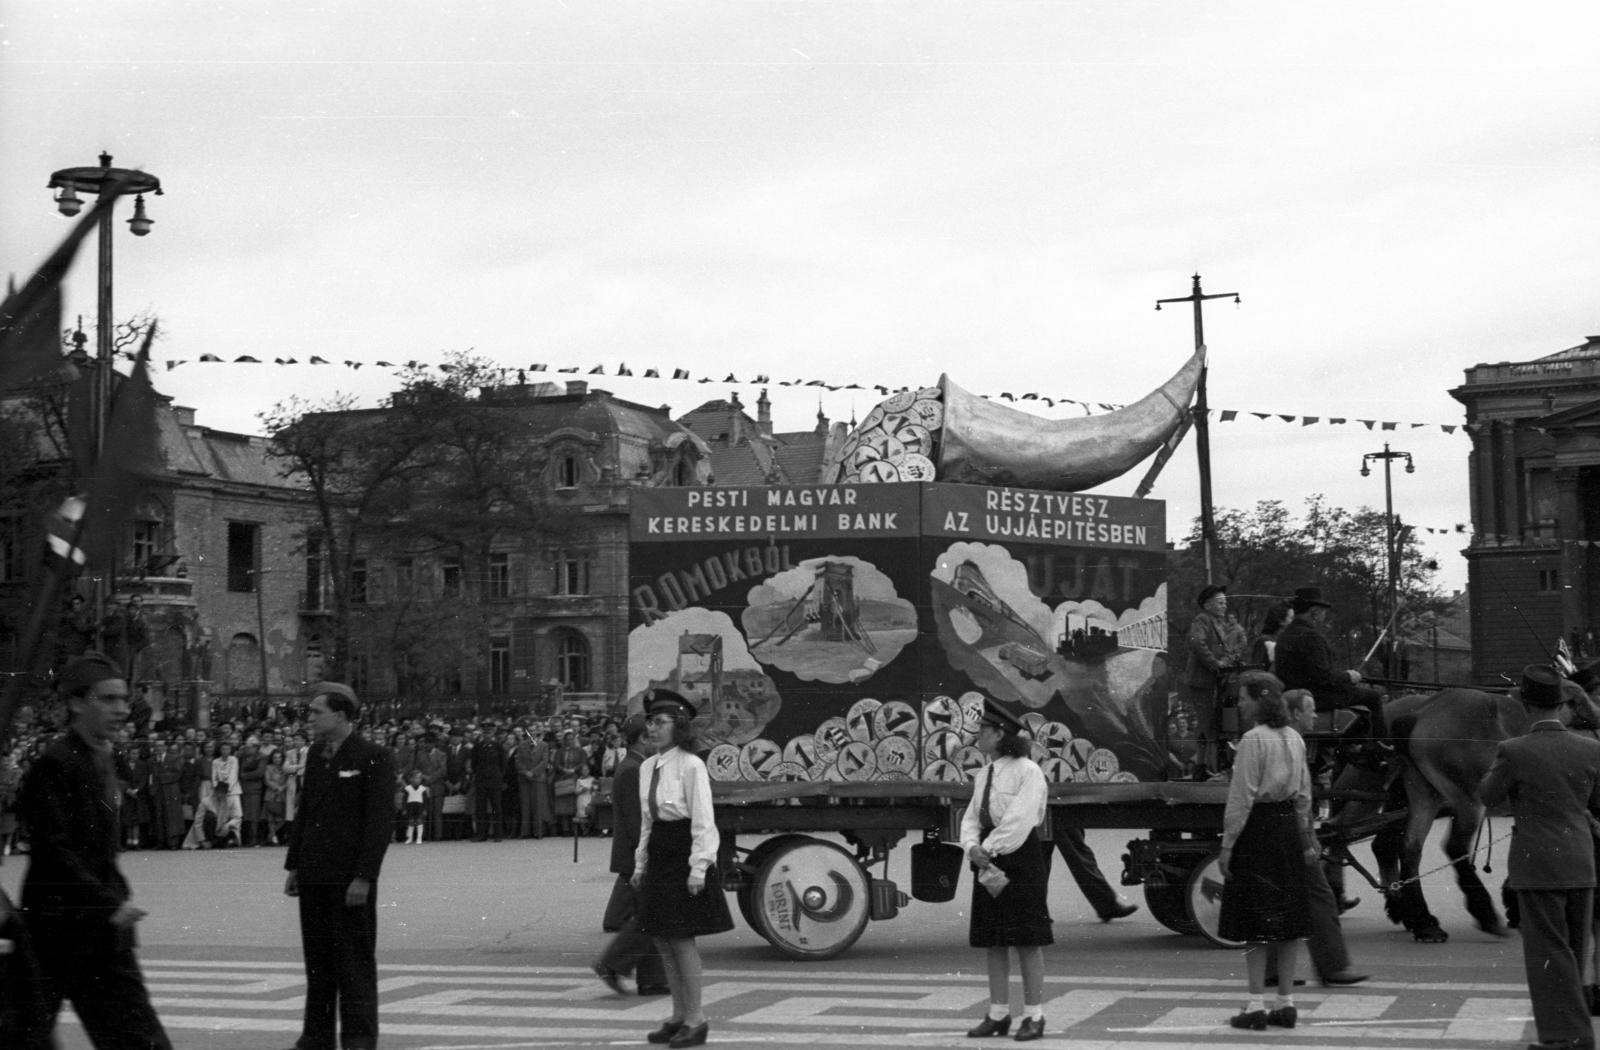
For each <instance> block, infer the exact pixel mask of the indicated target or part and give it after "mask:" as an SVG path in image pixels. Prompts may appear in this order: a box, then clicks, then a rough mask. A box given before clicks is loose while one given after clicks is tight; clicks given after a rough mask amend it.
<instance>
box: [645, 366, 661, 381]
mask: <svg viewBox="0 0 1600 1050" xmlns="http://www.w3.org/2000/svg"><path fill="white" fill-rule="evenodd" d="M644 377H645V378H646V379H660V378H661V373H660V372H657V371H656V370H655V369H653V368H647V369H645V370H644Z"/></svg>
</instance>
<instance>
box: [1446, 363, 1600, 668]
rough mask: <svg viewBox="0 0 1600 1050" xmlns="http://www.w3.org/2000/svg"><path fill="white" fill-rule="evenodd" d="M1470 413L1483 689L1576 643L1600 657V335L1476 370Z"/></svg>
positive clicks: (1471, 554) (1470, 378)
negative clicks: (1599, 629) (1599, 634)
mask: <svg viewBox="0 0 1600 1050" xmlns="http://www.w3.org/2000/svg"><path fill="white" fill-rule="evenodd" d="M1450 394H1451V396H1452V397H1454V398H1455V399H1456V400H1457V401H1460V402H1461V403H1462V404H1463V405H1464V406H1465V407H1466V413H1467V428H1468V430H1469V432H1470V433H1471V434H1472V454H1471V456H1470V460H1469V463H1470V468H1469V469H1470V473H1471V497H1472V541H1471V545H1470V546H1469V547H1468V548H1467V551H1466V557H1467V577H1468V591H1469V592H1470V594H1471V624H1472V639H1473V668H1472V670H1473V680H1474V681H1475V682H1477V683H1479V684H1487V683H1498V682H1500V681H1501V679H1500V674H1501V673H1502V672H1504V673H1507V674H1513V675H1514V674H1515V672H1516V670H1517V669H1518V668H1519V667H1521V666H1522V665H1523V664H1527V663H1531V662H1534V661H1545V660H1547V659H1549V656H1548V652H1549V651H1550V650H1553V649H1554V648H1555V645H1556V642H1557V641H1558V640H1559V639H1563V638H1565V639H1566V640H1567V643H1568V645H1570V646H1571V647H1572V648H1573V649H1574V651H1575V652H1578V653H1580V654H1584V655H1589V656H1600V645H1597V643H1596V638H1595V630H1596V625H1597V622H1600V336H1594V335H1592V336H1589V337H1588V338H1587V339H1586V340H1585V341H1584V342H1583V343H1582V344H1580V345H1578V346H1574V347H1571V348H1569V349H1566V350H1561V351H1559V352H1557V353H1553V354H1549V355H1547V356H1545V357H1540V358H1536V359H1535V360H1532V361H1524V362H1512V361H1501V362H1499V363H1497V364H1480V365H1475V366H1474V367H1472V368H1469V369H1467V371H1466V382H1465V383H1464V384H1462V385H1461V386H1459V387H1457V388H1455V389H1454V390H1452V391H1450Z"/></svg>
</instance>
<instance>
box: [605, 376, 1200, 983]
mask: <svg viewBox="0 0 1600 1050" xmlns="http://www.w3.org/2000/svg"><path fill="white" fill-rule="evenodd" d="M1202 367H1203V362H1202V358H1201V355H1200V354H1198V353H1197V354H1196V355H1195V356H1194V357H1192V358H1191V359H1189V360H1188V361H1187V362H1186V363H1185V364H1184V365H1183V367H1182V368H1181V369H1179V371H1178V372H1177V374H1176V375H1174V376H1173V377H1172V378H1171V379H1170V380H1169V381H1168V382H1167V383H1165V384H1163V385H1162V386H1161V387H1159V388H1158V389H1156V390H1155V391H1153V392H1152V393H1151V394H1150V395H1149V396H1147V397H1145V398H1143V399H1142V400H1140V401H1139V402H1137V403H1135V404H1133V405H1130V406H1127V407H1126V408H1122V409H1119V410H1116V411H1113V412H1109V413H1106V414H1103V415H1097V416H1086V417H1083V418H1075V419H1065V420H1050V419H1044V418H1041V417H1038V416H1035V415H1031V414H1029V413H1026V412H1023V411H1020V410H1018V409H1015V408H1012V407H1009V406H1007V405H1004V404H999V403H994V402H991V401H987V400H985V399H983V398H979V397H976V396H974V395H972V394H970V393H968V392H967V391H965V390H963V389H962V388H960V387H959V386H957V385H956V384H955V383H953V382H951V381H950V379H949V378H948V377H944V378H942V379H941V380H940V382H939V384H938V385H937V386H930V387H924V388H921V389H916V390H911V389H907V390H903V391H900V392H897V393H895V394H893V395H891V396H890V397H889V398H887V399H886V400H884V401H883V402H882V403H881V404H879V405H877V406H876V407H874V408H873V409H872V411H871V412H869V413H868V414H867V416H866V417H865V418H864V419H863V420H861V422H860V424H859V425H858V426H857V427H856V428H855V429H854V431H853V432H851V433H850V434H849V435H848V436H847V438H846V439H845V440H844V442H843V443H842V444H839V445H838V446H837V448H836V449H835V450H834V451H833V454H832V456H831V457H830V460H829V462H828V463H827V464H826V465H825V467H824V472H823V481H824V483H823V484H820V485H815V486H810V487H720V486H719V487H688V488H657V489H642V490H638V491H636V492H635V493H634V494H633V502H632V520H631V542H630V560H629V564H630V569H629V577H630V579H629V593H630V602H629V604H630V610H631V613H630V617H631V618H630V626H631V631H630V636H629V694H630V697H631V698H632V700H633V702H634V703H635V704H637V700H638V697H640V696H642V695H643V693H644V691H645V690H646V689H648V688H651V687H654V686H664V687H666V688H670V689H673V690H675V691H677V692H680V693H682V694H683V695H685V696H687V697H689V698H691V699H692V700H693V701H694V702H695V703H696V704H697V705H698V707H699V709H700V714H699V716H698V718H697V720H696V729H697V731H698V735H699V738H700V740H701V743H702V746H703V747H706V748H709V751H708V752H707V753H706V762H707V767H708V769H709V771H710V774H711V777H712V779H713V781H714V786H715V790H716V799H717V821H718V826H719V828H720V829H721V830H722V833H723V838H722V842H723V855H722V857H721V863H722V865H723V869H724V871H725V872H726V873H727V879H726V881H727V885H728V888H729V889H730V890H732V891H733V892H734V893H735V894H736V896H737V898H738V903H739V907H740V910H741V912H742V913H743V915H744V917H745V918H746V920H747V921H748V922H749V923H750V925H751V926H752V927H753V928H754V929H755V930H756V931H757V932H758V933H760V934H761V935H762V936H763V937H765V938H766V939H767V940H768V941H769V942H771V943H772V944H773V945H774V947H776V948H778V949H779V950H780V951H781V952H783V953H784V954H786V955H788V956H790V957H792V958H797V959H822V958H830V957H832V956H834V955H837V954H838V953H840V952H842V951H843V950H845V949H846V948H848V947H849V945H850V944H852V943H854V941H855V940H856V939H857V938H858V937H859V936H860V935H861V933H862V931H863V929H864V928H865V926H866V924H867V922H868V921H869V920H871V919H880V920H881V919H887V918H892V917H894V915H896V914H897V913H898V910H899V909H900V908H901V907H904V906H906V905H907V904H908V903H909V900H910V897H912V896H914V897H915V898H916V899H918V900H922V901H931V902H936V901H940V900H949V899H951V897H952V896H953V894H954V891H955V884H956V882H957V881H958V880H959V875H960V869H961V867H962V860H961V857H960V850H959V847H956V846H954V845H953V842H954V840H955V839H956V838H957V837H958V834H957V828H958V824H959V820H960V816H961V812H962V810H963V809H964V807H965V805H966V802H967V799H968V798H969V797H970V789H969V788H968V787H967V782H968V778H969V776H970V775H971V773H972V772H973V771H974V770H975V769H977V768H979V767H981V765H982V764H983V763H984V762H985V758H984V756H983V755H982V754H981V753H980V752H979V751H978V749H977V748H976V747H975V746H974V742H975V738H976V734H977V729H978V718H979V714H980V712H981V710H982V706H983V702H984V698H985V697H989V698H992V699H994V700H996V701H998V702H1000V703H1001V704H1003V705H1005V706H1006V707H1007V708H1008V709H1010V710H1012V711H1013V712H1015V713H1016V714H1017V715H1018V716H1019V717H1020V718H1021V719H1022V720H1023V721H1024V722H1025V723H1026V724H1027V725H1028V726H1029V727H1030V729H1031V731H1032V736H1033V739H1034V757H1035V758H1036V759H1037V760H1038V761H1039V763H1040V765H1041V767H1042V768H1043V770H1044V772H1045V774H1046V776H1047V778H1048V779H1049V780H1050V781H1051V785H1052V786H1051V795H1052V817H1053V819H1052V820H1051V821H1047V822H1046V827H1045V828H1043V829H1041V831H1042V833H1044V834H1050V833H1051V829H1052V828H1053V827H1061V826H1069V827H1126V828H1140V829H1152V832H1153V834H1152V839H1151V840H1150V843H1151V844H1152V845H1151V851H1150V852H1149V856H1148V858H1147V859H1148V863H1147V864H1145V866H1144V871H1145V874H1146V875H1148V876H1150V878H1151V880H1152V881H1151V882H1150V884H1149V885H1147V887H1146V899H1147V901H1148V902H1149V903H1150V905H1151V907H1152V911H1153V912H1154V913H1155V915H1156V917H1157V918H1158V919H1159V920H1160V921H1162V922H1164V923H1166V924H1167V925H1169V926H1171V927H1172V928H1174V929H1181V930H1183V931H1184V932H1195V931H1196V930H1203V929H1204V927H1205V925H1206V924H1205V923H1204V921H1203V920H1204V918H1205V917H1206V916H1207V915H1208V914H1209V913H1210V912H1211V911H1214V909H1215V899H1214V898H1215V894H1214V893H1212V894H1210V895H1209V896H1208V894H1207V893H1206V891H1205V887H1204V877H1203V873H1202V872H1201V871H1200V870H1199V869H1201V868H1204V867H1206V865H1207V863H1208V862H1210V861H1211V858H1210V856H1209V854H1210V853H1211V852H1212V851H1213V850H1214V848H1215V843H1214V839H1215V833H1216V831H1217V829H1219V828H1220V823H1221V808H1222V804H1223V801H1224V794H1225V785H1214V784H1187V783H1168V782H1167V780H1166V775H1167V770H1168V761H1167V746H1166V722H1167V692H1168V668H1167V656H1166V651H1167V597H1168V596H1167V587H1166V546H1167V530H1166V512H1165V504H1164V503H1162V502H1161V501H1159V500H1151V499H1134V498H1123V497H1113V496H1103V495H1096V494H1090V493H1088V492H1087V491H1086V490H1088V489H1091V488H1093V487H1095V486H1098V485H1101V484H1104V483H1105V482H1108V481H1110V480H1112V479H1114V478H1117V477H1119V476H1121V475H1122V474H1124V473H1126V472H1127V471H1128V470H1130V469H1131V468H1133V467H1134V466H1136V465H1138V464H1139V463H1140V462H1142V461H1144V460H1146V459H1148V458H1149V457H1151V456H1152V455H1154V454H1155V453H1157V451H1158V450H1160V449H1162V447H1163V446H1164V445H1167V443H1168V442H1169V441H1171V440H1172V439H1173V437H1174V435H1176V434H1179V433H1180V428H1181V427H1183V426H1184V425H1185V423H1186V416H1187V415H1188V413H1189V410H1190V408H1189V406H1190V403H1191V399H1192V398H1193V396H1194V393H1195V389H1196V386H1197V384H1198V382H1199V379H1200V375H1201V369H1202ZM819 832H835V833H839V834H841V835H842V836H843V838H844V840H845V842H846V843H848V844H849V846H850V847H852V849H853V852H852V851H851V850H847V849H845V848H842V847H841V846H840V845H838V844H837V843H836V842H834V841H831V840H829V839H823V838H818V837H816V834H815V833H819ZM1196 833H1198V836H1199V837H1198V838H1197V837H1195V836H1196ZM741 834H742V835H747V836H755V835H768V836H771V837H768V838H765V839H764V840H762V841H760V843H759V844H758V845H756V846H755V847H754V848H752V849H748V850H747V849H745V848H743V847H741V846H740V845H739V843H738V836H739V835H741ZM907 834H920V837H921V841H920V842H918V843H916V844H915V845H914V846H913V847H912V849H911V850H910V853H911V865H910V868H911V870H910V872H909V876H910V884H911V891H912V892H911V894H910V895H908V894H906V893H904V892H902V891H901V890H900V888H899V886H898V885H897V884H896V883H895V882H894V881H892V880H891V879H890V878H889V877H888V876H889V862H890V854H891V850H892V849H893V847H894V846H895V845H897V844H899V843H900V842H901V841H902V840H903V839H904V838H905V837H906V835H907ZM1159 843H1166V844H1167V845H1165V846H1162V845H1159ZM1134 845H1135V847H1138V846H1139V844H1138V843H1135V844H1134ZM1213 863H1214V862H1213ZM879 865H881V867H882V871H881V872H880V875H879V877H874V876H873V875H872V873H871V872H872V869H873V868H874V867H877V866H879ZM1163 873H1165V877H1164V876H1163ZM1191 875H1193V876H1195V877H1196V878H1197V879H1199V880H1200V884H1199V885H1198V886H1194V887H1191V886H1190V885H1189V883H1190V882H1191V881H1192V880H1191V878H1190V877H1191ZM1214 876H1215V872H1214V868H1213V870H1212V877H1213V880H1214ZM1128 877H1129V876H1126V875H1125V881H1127V879H1128ZM1191 898H1192V901H1191ZM1197 914H1199V915H1200V917H1201V918H1200V920H1197V918H1196V915H1197ZM1210 925H1211V926H1213V927H1214V921H1213V922H1212V923H1211V924H1210Z"/></svg>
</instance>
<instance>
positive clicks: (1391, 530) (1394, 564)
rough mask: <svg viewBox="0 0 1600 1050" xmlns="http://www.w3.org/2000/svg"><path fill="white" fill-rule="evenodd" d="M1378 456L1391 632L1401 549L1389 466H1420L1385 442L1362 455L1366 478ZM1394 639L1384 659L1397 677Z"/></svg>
mask: <svg viewBox="0 0 1600 1050" xmlns="http://www.w3.org/2000/svg"><path fill="white" fill-rule="evenodd" d="M1375 459H1381V460H1383V531H1384V544H1383V549H1384V553H1385V554H1386V555H1387V556H1388V557H1387V561H1388V563H1389V564H1388V576H1389V623H1390V627H1391V632H1392V628H1393V626H1394V622H1395V619H1396V614H1397V610H1398V609H1399V607H1400V550H1399V545H1398V544H1396V543H1395V522H1394V482H1393V479H1392V478H1391V476H1390V471H1389V465H1390V464H1391V463H1393V462H1394V461H1395V460H1397V459H1403V460H1405V461H1406V473H1407V474H1415V473H1416V471H1417V468H1416V466H1415V465H1414V464H1413V463H1412V462H1411V453H1409V452H1391V451H1389V443H1388V442H1384V445H1383V451H1382V452H1368V453H1367V454H1366V455H1364V456H1362V457H1361V476H1362V477H1364V478H1365V477H1370V476H1371V474H1372V468H1371V467H1370V466H1369V465H1368V464H1370V463H1371V462H1372V461H1373V460H1375ZM1394 642H1395V639H1394V634H1393V633H1391V634H1390V637H1389V659H1388V660H1386V661H1384V663H1385V667H1384V670H1385V672H1386V673H1387V674H1388V676H1389V677H1390V678H1393V677H1394V671H1395V668H1394V652H1395V645H1394Z"/></svg>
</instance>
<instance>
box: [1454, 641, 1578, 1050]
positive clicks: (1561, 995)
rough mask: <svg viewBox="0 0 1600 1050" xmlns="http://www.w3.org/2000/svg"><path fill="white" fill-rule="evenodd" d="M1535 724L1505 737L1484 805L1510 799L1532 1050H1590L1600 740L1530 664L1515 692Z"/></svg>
mask: <svg viewBox="0 0 1600 1050" xmlns="http://www.w3.org/2000/svg"><path fill="white" fill-rule="evenodd" d="M1518 693H1519V694H1520V698H1521V700H1522V702H1523V704H1524V705H1525V706H1526V707H1527V708H1528V714H1529V716H1530V717H1531V718H1532V719H1533V724H1532V725H1530V726H1529V727H1528V733H1527V735H1526V736H1521V737H1513V738H1512V739H1510V740H1502V741H1501V742H1500V745H1499V747H1498V749H1497V750H1496V752H1495V758H1494V765H1493V766H1492V767H1491V768H1490V770H1489V775H1488V776H1486V777H1484V778H1483V783H1482V784H1480V785H1479V786H1478V797H1479V798H1481V799H1482V800H1483V802H1484V803H1485V804H1486V805H1491V806H1493V805H1497V804H1499V803H1501V802H1504V801H1506V800H1508V799H1509V800H1510V802H1511V812H1512V815H1513V817H1514V818H1515V820H1516V832H1517V833H1516V835H1515V836H1513V837H1512V840H1511V859H1510V862H1509V864H1508V871H1509V878H1508V880H1507V881H1508V883H1509V884H1510V886H1511V888H1512V889H1514V890H1515V891H1516V894H1517V905H1518V910H1519V912H1520V915H1521V918H1520V922H1519V924H1518V930H1519V931H1520V932H1521V934H1522V960H1523V965H1524V966H1525V968H1526V970H1527V975H1528V995H1529V998H1530V999H1532V1000H1533V1023H1534V1027H1535V1028H1536V1029H1537V1031H1538V1033H1539V1042H1537V1043H1534V1044H1532V1045H1531V1046H1530V1050H1557V1048H1578V1047H1586V1048H1591V1050H1592V1048H1593V1047H1594V1045H1595V1039H1594V1024H1593V1022H1592V1021H1591V1020H1590V1016H1589V1003H1588V999H1587V996H1586V994H1585V991H1584V987H1583V953H1584V944H1585V938H1586V937H1587V935H1588V931H1589V926H1590V923H1591V917H1592V914H1593V896H1594V893H1593V891H1594V885H1595V858H1594V843H1593V833H1592V832H1591V830H1590V826H1591V820H1592V819H1593V817H1592V815H1593V814H1596V813H1600V741H1596V740H1593V739H1591V738H1589V737H1588V736H1585V735H1582V734H1579V733H1572V732H1568V731H1567V727H1566V726H1565V725H1563V724H1562V722H1561V719H1560V717H1559V714H1560V709H1561V704H1562V702H1563V689H1562V683H1561V675H1560V674H1559V673H1558V672H1557V671H1556V669H1555V668H1553V667H1547V666H1544V665H1542V664H1530V665H1528V666H1527V667H1525V668H1523V670H1522V683H1521V686H1520V688H1519V689H1518Z"/></svg>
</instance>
